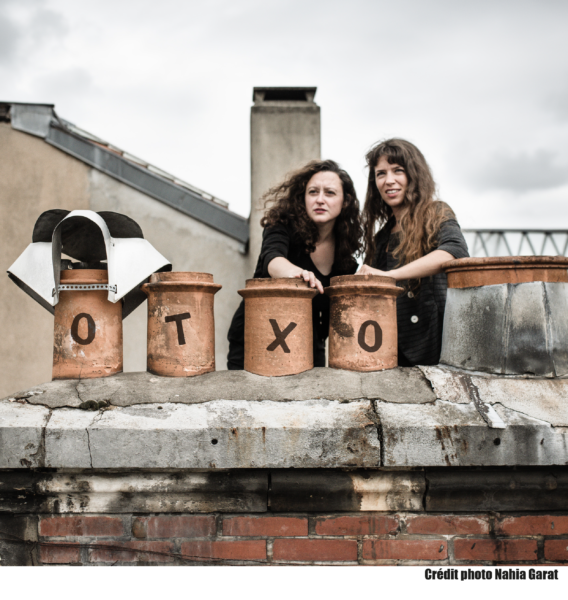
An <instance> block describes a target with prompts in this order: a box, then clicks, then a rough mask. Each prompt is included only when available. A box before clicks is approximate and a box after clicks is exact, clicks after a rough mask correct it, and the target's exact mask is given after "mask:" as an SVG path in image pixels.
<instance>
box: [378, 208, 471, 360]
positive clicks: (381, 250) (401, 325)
mask: <svg viewBox="0 0 568 600" xmlns="http://www.w3.org/2000/svg"><path fill="white" fill-rule="evenodd" d="M394 225H395V219H394V217H392V218H391V219H389V221H388V222H387V224H386V225H385V226H384V227H383V228H382V229H381V230H380V231H379V232H378V233H377V235H376V237H375V256H374V258H373V262H372V263H371V266H372V267H374V268H375V269H380V270H381V271H391V270H392V269H395V268H397V266H398V265H397V263H396V261H395V259H394V258H393V256H392V254H391V250H392V248H394V247H395V246H396V244H397V243H398V239H397V238H398V234H396V233H395V234H393V233H392V228H393V227H394ZM389 241H390V243H389ZM387 246H388V248H389V249H388V251H387ZM433 250H445V251H446V252H449V253H450V254H451V255H452V256H453V257H454V258H466V257H467V256H469V252H468V249H467V244H466V242H465V239H464V237H463V234H462V232H461V229H460V226H459V225H458V222H457V221H456V220H455V219H450V220H448V221H445V222H444V223H442V225H441V226H440V231H439V233H438V241H437V246H436V247H435V248H433ZM397 285H398V286H400V287H404V289H405V291H404V293H403V294H401V295H400V296H399V297H398V298H397V301H396V312H397V325H398V364H399V365H400V366H414V365H436V364H438V362H439V361H440V352H441V350H442V327H443V323H444V309H445V307H446V294H447V289H448V283H447V279H446V274H445V273H439V274H438V275H433V276H431V277H425V278H423V279H421V280H420V283H419V285H416V282H415V281H414V282H413V281H405V280H401V281H398V282H397Z"/></svg>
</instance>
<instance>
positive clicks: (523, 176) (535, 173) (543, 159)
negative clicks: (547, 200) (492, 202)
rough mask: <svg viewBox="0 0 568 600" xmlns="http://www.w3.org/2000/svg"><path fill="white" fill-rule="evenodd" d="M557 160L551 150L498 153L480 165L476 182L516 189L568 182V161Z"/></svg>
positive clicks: (487, 187) (482, 186)
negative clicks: (566, 163)
mask: <svg viewBox="0 0 568 600" xmlns="http://www.w3.org/2000/svg"><path fill="white" fill-rule="evenodd" d="M557 160H558V159H557V154H556V153H554V152H551V151H549V150H536V151H535V152H534V153H532V154H530V153H528V152H521V153H518V154H512V153H509V154H504V153H500V154H495V155H494V157H493V158H492V159H491V160H490V161H489V162H488V163H486V164H485V165H484V166H483V167H481V168H480V169H477V172H476V174H475V176H474V178H473V180H472V183H473V184H474V185H475V186H476V187H477V188H479V189H482V190H492V189H493V190H510V191H514V192H528V191H531V190H536V189H543V190H544V189H552V188H556V187H559V186H561V185H563V184H565V183H567V182H568V165H563V166H560V165H559V164H558V163H557Z"/></svg>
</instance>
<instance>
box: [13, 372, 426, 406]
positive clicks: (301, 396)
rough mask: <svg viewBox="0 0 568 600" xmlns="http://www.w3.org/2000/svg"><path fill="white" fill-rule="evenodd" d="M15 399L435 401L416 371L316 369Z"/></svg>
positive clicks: (42, 388) (97, 382) (68, 386)
mask: <svg viewBox="0 0 568 600" xmlns="http://www.w3.org/2000/svg"><path fill="white" fill-rule="evenodd" d="M15 396H21V397H25V398H26V401H27V402H28V403H30V404H41V405H43V406H47V407H50V408H61V407H69V408H79V407H80V405H81V404H84V403H86V402H102V401H108V403H109V404H110V405H112V406H133V405H135V404H157V403H162V402H170V403H182V404H198V403H203V402H210V401H212V400H247V401H262V400H271V401H273V402H293V401H297V400H299V401H301V400H314V399H318V398H325V399H326V400H337V401H339V402H350V401H353V400H359V399H360V398H368V399H375V398H377V399H381V400H384V401H386V402H401V401H404V402H405V403H408V402H417V403H424V402H433V401H434V400H435V399H436V398H435V395H434V393H433V391H432V388H431V386H430V384H429V382H428V381H427V379H426V377H424V375H423V374H422V373H421V372H420V370H419V369H418V368H414V367H413V368H398V369H391V370H388V371H376V372H374V373H358V372H355V371H342V370H339V369H327V368H315V369H312V370H311V371H306V372H304V373H300V374H299V375H291V376H287V377H262V376H260V375H254V374H253V373H248V372H247V371H216V372H214V373H207V374H205V375H200V376H199V377H187V378H184V377H160V376H158V375H153V374H152V373H147V372H141V373H119V374H118V375H114V376H112V377H103V378H99V379H82V380H79V381H78V380H58V381H51V382H49V383H45V384H42V385H39V386H36V387H34V388H31V389H30V390H28V391H26V392H19V393H18V394H12V395H11V396H9V397H8V398H14V397H15ZM403 399H404V400H403Z"/></svg>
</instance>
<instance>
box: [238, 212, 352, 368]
mask: <svg viewBox="0 0 568 600" xmlns="http://www.w3.org/2000/svg"><path fill="white" fill-rule="evenodd" d="M279 256H282V257H283V258H286V259H288V260H289V261H290V262H291V263H292V264H293V265H296V266H297V267H300V269H305V270H306V271H311V272H312V273H313V274H314V275H315V276H316V277H317V279H319V280H320V281H321V284H322V285H323V287H324V288H325V287H328V286H329V284H330V279H331V278H332V277H336V276H337V275H351V274H353V273H355V271H356V270H357V268H358V267H357V262H356V261H355V259H353V260H352V263H351V265H350V266H348V267H347V268H343V269H340V268H337V267H336V265H335V263H334V264H333V266H332V267H331V272H330V273H329V275H323V274H322V273H320V272H319V270H318V268H317V267H316V266H315V265H314V263H313V261H312V258H311V256H310V255H309V254H307V253H306V251H305V245H304V242H303V241H302V239H301V238H300V236H299V234H298V233H297V232H296V230H295V228H294V227H293V225H284V224H281V223H278V224H277V225H274V227H268V228H266V229H265V230H264V232H263V234H262V247H261V250H260V255H259V257H258V262H257V264H256V269H255V271H254V278H255V279H258V278H260V277H270V274H269V273H268V265H269V263H270V261H271V260H273V259H274V258H277V257H279ZM312 322H313V329H314V366H315V367H325V340H326V338H327V336H328V334H329V297H328V296H327V295H326V294H317V296H315V298H314V299H313V300H312ZM227 338H228V339H229V354H228V355H227V368H228V369H230V370H237V369H243V368H244V360H245V351H244V348H245V302H244V300H243V301H242V302H241V304H240V306H239V308H237V312H236V313H235V315H234V316H233V320H232V321H231V326H230V327H229V333H228V335H227Z"/></svg>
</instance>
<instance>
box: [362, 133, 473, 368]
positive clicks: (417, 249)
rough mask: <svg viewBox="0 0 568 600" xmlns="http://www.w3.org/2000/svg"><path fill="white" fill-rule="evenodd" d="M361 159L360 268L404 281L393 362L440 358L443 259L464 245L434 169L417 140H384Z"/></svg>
mask: <svg viewBox="0 0 568 600" xmlns="http://www.w3.org/2000/svg"><path fill="white" fill-rule="evenodd" d="M366 159H367V166H368V167H369V180H368V185H367V197H366V199H365V206H364V208H363V222H364V229H365V264H364V265H363V267H362V268H361V270H360V273H362V274H365V273H369V274H373V275H383V276H387V277H394V278H395V279H396V280H397V281H398V282H399V285H402V287H404V294H401V295H400V296H399V297H398V298H397V324H398V364H399V365H400V366H413V365H417V364H420V365H435V364H438V362H439V360H440V352H441V348H442V325H443V321H444V309H445V306H446V292H447V287H448V286H447V281H446V275H445V273H443V272H442V265H443V264H444V263H445V262H448V261H449V260H452V259H454V258H465V257H467V256H469V254H468V250H467V244H466V242H465V240H464V238H463V235H462V232H461V229H460V226H459V225H458V222H457V220H456V216H455V214H454V212H453V211H452V209H451V208H450V207H449V206H448V205H447V204H446V203H444V202H440V201H437V200H436V199H435V191H436V189H435V188H436V185H435V183H434V179H433V178H432V173H431V172H430V168H429V166H428V164H427V163H426V160H425V158H424V156H423V155H422V153H421V152H420V150H418V148H417V147H416V146H414V145H413V144H411V143H410V142H407V141H406V140H401V139H390V140H386V141H384V142H381V143H379V144H376V145H375V146H374V147H373V148H371V150H370V151H369V152H368V153H367V156H366ZM377 227H379V228H380V229H379V231H378V233H376V231H377Z"/></svg>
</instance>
